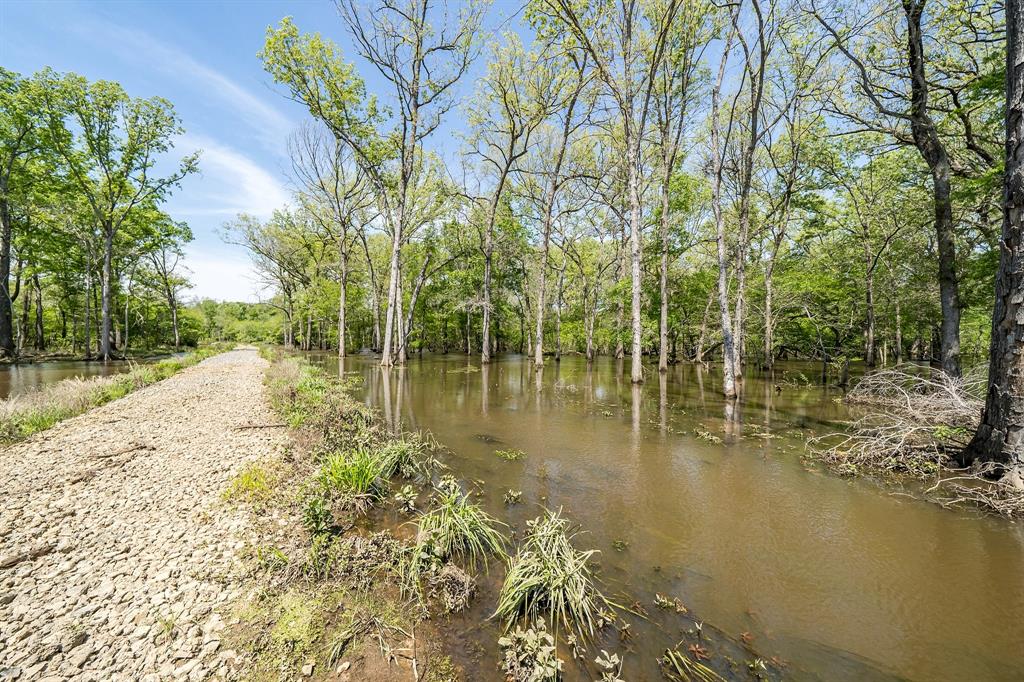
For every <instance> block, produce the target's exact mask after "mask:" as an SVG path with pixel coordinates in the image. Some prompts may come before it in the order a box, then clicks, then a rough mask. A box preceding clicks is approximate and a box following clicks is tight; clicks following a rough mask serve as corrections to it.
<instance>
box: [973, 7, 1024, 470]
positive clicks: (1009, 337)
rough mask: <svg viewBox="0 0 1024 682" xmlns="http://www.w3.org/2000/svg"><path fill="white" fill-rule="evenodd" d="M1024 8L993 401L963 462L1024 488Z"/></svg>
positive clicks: (1010, 114)
mask: <svg viewBox="0 0 1024 682" xmlns="http://www.w3.org/2000/svg"><path fill="white" fill-rule="evenodd" d="M1022 29H1024V5H1022V4H1021V0H1009V1H1008V2H1007V5H1006V36H1007V55H1006V171H1005V176H1004V179H1003V229H1002V239H1001V240H1000V245H1001V248H1000V250H999V270H998V271H997V273H996V296H995V308H994V312H993V315H992V341H991V347H990V351H989V369H988V381H989V389H988V395H987V396H986V398H985V411H984V412H983V413H982V417H981V424H980V425H979V426H978V431H977V433H975V435H974V438H973V439H972V440H971V443H970V444H969V445H968V446H967V450H966V451H965V452H964V453H963V455H962V457H961V459H962V462H963V463H964V464H967V463H969V462H971V461H974V460H976V459H980V460H983V461H988V462H996V463H998V464H1000V465H1002V466H1003V468H1004V469H1005V470H1006V473H1007V474H1009V476H1008V479H1009V481H1010V482H1011V483H1014V484H1016V486H1017V487H1019V488H1024V449H1022V446H1024V39H1022V36H1021V31H1022Z"/></svg>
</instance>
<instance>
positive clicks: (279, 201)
mask: <svg viewBox="0 0 1024 682" xmlns="http://www.w3.org/2000/svg"><path fill="white" fill-rule="evenodd" d="M175 146H176V147H177V148H179V149H181V150H183V151H186V152H191V151H194V150H196V149H201V150H202V153H201V154H200V157H199V172H200V176H199V177H198V178H190V179H188V180H186V186H185V189H184V190H183V191H182V192H181V193H180V195H178V196H176V197H175V199H174V200H172V202H173V203H172V212H173V213H174V215H178V216H182V217H185V218H188V217H189V216H223V217H224V218H229V217H233V216H234V215H236V214H238V213H250V214H252V215H255V216H258V217H264V218H265V217H267V216H269V215H270V214H271V213H272V212H273V211H274V210H275V209H278V208H282V207H283V206H284V205H285V204H287V203H289V200H290V195H289V193H288V190H287V189H285V187H284V185H283V184H282V183H281V182H280V181H279V180H278V179H277V178H276V177H275V176H274V175H273V174H272V173H270V172H269V171H267V170H266V169H264V168H263V167H262V166H260V165H259V164H258V163H256V162H255V161H253V160H252V159H250V158H249V157H247V156H245V155H244V154H242V153H241V152H239V151H237V150H235V149H232V148H231V147H228V146H226V145H223V144H220V143H219V142H216V141H215V140H212V139H210V138H207V137H204V136H202V135H189V134H186V135H183V136H181V137H180V138H178V140H177V141H176V143H175Z"/></svg>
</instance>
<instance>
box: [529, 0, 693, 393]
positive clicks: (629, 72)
mask: <svg viewBox="0 0 1024 682" xmlns="http://www.w3.org/2000/svg"><path fill="white" fill-rule="evenodd" d="M679 4H680V3H679V1H678V0H658V1H656V2H651V3H642V2H637V1H635V0H621V2H619V3H614V2H610V1H605V2H598V3H593V4H591V5H589V6H584V5H581V4H579V3H576V2H572V1H571V0H534V2H532V3H531V9H532V11H533V13H534V16H536V17H538V18H539V19H540V22H539V23H540V25H541V26H544V25H545V22H547V26H548V28H551V27H552V26H558V27H560V28H557V29H555V30H567V31H569V32H570V33H571V35H572V36H573V37H574V38H575V40H576V41H577V42H578V43H579V45H580V49H582V50H584V51H585V52H586V53H587V54H588V55H589V57H590V59H591V61H592V62H593V63H594V66H595V68H596V69H597V73H598V76H599V78H600V79H601V81H602V82H603V83H604V85H605V87H606V88H607V89H608V92H609V94H610V95H611V98H612V100H613V101H614V103H615V106H616V108H617V111H618V114H619V119H620V124H621V126H622V134H623V146H624V151H625V163H626V200H627V204H628V207H629V249H630V276H631V277H630V279H631V283H632V306H631V307H632V325H631V326H632V334H631V335H632V340H633V342H632V367H631V370H630V378H631V380H632V381H633V383H641V382H643V380H644V372H643V359H642V351H643V325H642V321H641V285H642V282H641V262H640V260H641V251H642V243H641V242H642V234H641V232H642V230H643V215H642V202H641V174H642V169H643V153H642V146H643V145H642V141H643V138H644V132H645V130H646V128H647V123H648V115H649V113H650V107H651V103H652V99H653V97H652V95H653V92H654V87H655V83H656V81H657V73H658V69H659V67H660V66H661V63H662V60H663V59H664V58H665V51H666V43H667V42H668V36H669V33H670V31H671V28H672V24H673V21H675V17H676V12H677V10H678V9H679Z"/></svg>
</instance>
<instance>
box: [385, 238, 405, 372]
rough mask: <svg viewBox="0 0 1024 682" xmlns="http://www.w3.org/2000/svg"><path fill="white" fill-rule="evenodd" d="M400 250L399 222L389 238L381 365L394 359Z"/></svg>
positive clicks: (389, 364) (387, 363)
mask: <svg viewBox="0 0 1024 682" xmlns="http://www.w3.org/2000/svg"><path fill="white" fill-rule="evenodd" d="M401 252H402V227H401V224H399V226H398V227H397V228H396V232H395V235H394V238H393V239H392V240H391V266H390V276H389V278H388V307H387V310H386V312H385V313H384V336H383V338H382V339H381V340H382V341H383V348H382V349H381V355H380V364H381V367H390V366H391V365H393V364H394V359H393V358H392V357H391V349H392V339H393V338H394V335H395V304H396V293H397V291H398V277H399V273H400V265H401V262H400V257H401Z"/></svg>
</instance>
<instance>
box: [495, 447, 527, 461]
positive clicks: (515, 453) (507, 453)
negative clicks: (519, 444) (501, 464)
mask: <svg viewBox="0 0 1024 682" xmlns="http://www.w3.org/2000/svg"><path fill="white" fill-rule="evenodd" d="M494 454H496V455H497V456H498V457H501V458H502V459H503V460H505V461H506V462H514V461H516V460H520V459H522V458H523V457H526V453H525V452H523V451H522V450H512V449H509V450H495V451H494Z"/></svg>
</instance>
